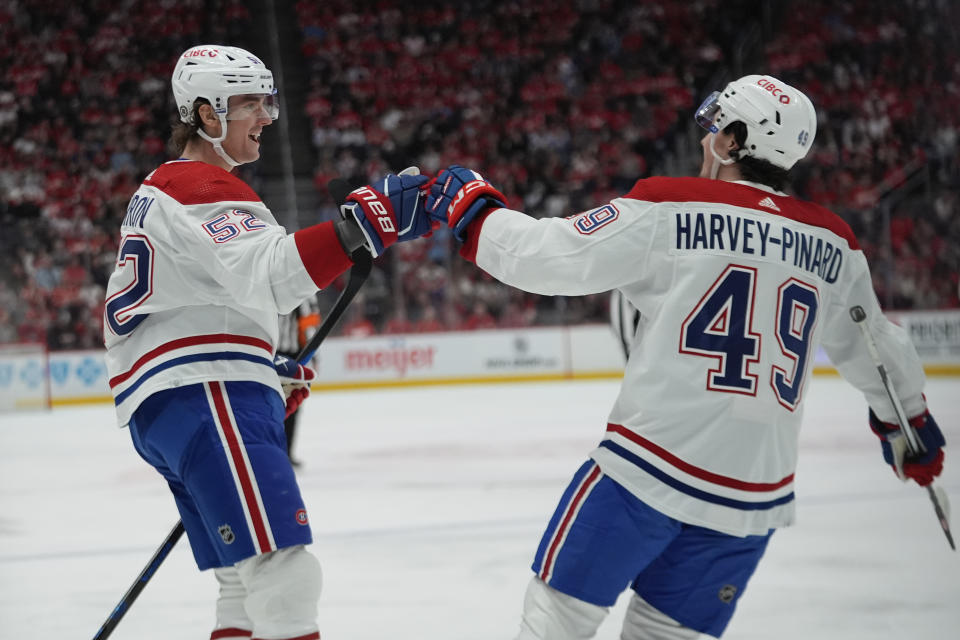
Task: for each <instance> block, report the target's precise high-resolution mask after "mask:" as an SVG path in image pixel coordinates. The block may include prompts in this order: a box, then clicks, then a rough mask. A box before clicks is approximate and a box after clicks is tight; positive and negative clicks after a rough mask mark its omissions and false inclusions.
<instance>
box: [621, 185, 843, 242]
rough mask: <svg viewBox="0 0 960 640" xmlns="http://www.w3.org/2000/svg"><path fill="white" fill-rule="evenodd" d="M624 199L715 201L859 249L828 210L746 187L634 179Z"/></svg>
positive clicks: (839, 218) (841, 221)
mask: <svg viewBox="0 0 960 640" xmlns="http://www.w3.org/2000/svg"><path fill="white" fill-rule="evenodd" d="M624 197H625V198H631V199H633V200H643V201H644V202H716V203H718V204H729V205H733V206H735V207H743V208H745V209H753V210H755V211H762V212H763V213H765V214H767V215H771V216H780V217H782V218H789V219H790V220H795V221H797V222H800V223H803V224H808V225H810V226H812V227H820V228H821V229H827V230H828V231H831V232H833V233H835V234H836V235H838V236H840V237H841V238H843V239H844V240H846V241H847V245H849V247H850V248H851V249H853V250H858V249H859V248H860V245H859V244H858V243H857V239H856V237H855V236H854V235H853V230H852V229H851V228H850V225H848V224H847V223H846V222H844V220H843V219H842V218H841V217H840V216H838V215H837V214H835V213H834V212H832V211H830V210H829V209H826V208H824V207H821V206H820V205H818V204H814V203H812V202H806V201H804V200H798V199H797V198H793V197H791V196H779V195H776V194H774V193H770V192H768V191H764V190H763V189H757V188H755V187H751V186H749V185H745V184H736V183H734V182H727V181H725V180H708V179H707V178H665V177H655V178H646V179H644V180H637V182H636V184H634V185H633V189H631V190H630V193H628V194H627V195H626V196H624ZM765 199H766V200H767V201H768V202H771V201H772V203H773V204H774V205H775V206H776V207H777V209H779V211H777V210H775V209H768V208H764V207H762V206H760V201H762V200H765Z"/></svg>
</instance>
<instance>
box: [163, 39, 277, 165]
mask: <svg viewBox="0 0 960 640" xmlns="http://www.w3.org/2000/svg"><path fill="white" fill-rule="evenodd" d="M171 84H172V85H173V97H174V99H175V100H176V101H177V111H178V112H179V115H180V120H181V121H183V122H185V123H187V124H195V122H194V110H193V105H194V102H195V101H196V100H197V99H198V98H204V99H206V100H207V101H208V102H209V103H210V105H211V106H212V107H213V110H214V113H216V114H217V118H218V119H219V120H220V136H219V137H217V138H213V137H211V136H209V135H208V134H207V133H206V132H205V131H204V130H203V129H200V130H199V131H197V133H198V135H200V137H202V138H203V139H204V140H207V141H209V142H210V143H212V144H213V148H214V150H215V151H216V152H217V155H219V156H220V157H221V158H223V159H224V160H225V161H226V162H227V163H228V164H230V166H234V167H235V166H237V165H238V164H239V163H238V162H236V161H235V160H234V159H233V158H231V157H230V156H229V155H228V154H227V152H226V151H224V150H223V144H222V143H223V140H224V138H226V136H227V120H230V119H231V117H230V114H229V113H228V106H229V104H228V103H229V100H230V96H238V95H263V96H265V97H266V99H265V100H264V103H263V107H264V110H265V111H266V113H267V115H268V116H269V117H270V119H271V120H276V119H277V117H278V116H279V115H280V104H279V102H278V101H277V90H276V88H275V87H274V86H273V73H272V72H271V71H270V69H267V66H266V65H265V64H263V62H261V61H260V59H259V58H257V57H256V56H255V55H253V54H252V53H250V52H249V51H246V50H244V49H241V48H239V47H227V46H223V45H216V44H202V45H198V46H196V47H191V48H189V49H187V50H186V51H184V52H183V54H182V55H181V56H180V58H179V59H178V60H177V65H176V67H174V69H173V78H172V80H171Z"/></svg>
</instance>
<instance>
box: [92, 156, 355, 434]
mask: <svg viewBox="0 0 960 640" xmlns="http://www.w3.org/2000/svg"><path fill="white" fill-rule="evenodd" d="M121 233H122V236H121V240H120V248H119V253H118V258H117V266H116V269H115V271H114V273H113V274H112V275H111V278H110V281H109V283H108V286H107V300H106V304H105V310H104V341H105V343H106V347H107V357H106V359H107V368H108V371H109V375H110V387H111V390H112V392H113V396H114V402H115V404H116V406H117V412H118V417H119V420H120V423H121V425H123V424H127V422H128V421H129V419H130V416H131V415H132V413H133V411H135V410H136V407H137V406H139V404H140V402H142V401H143V400H144V399H145V398H147V397H148V396H150V395H151V394H153V393H155V392H156V391H159V390H162V389H166V388H170V387H174V386H179V385H184V384H192V383H197V382H204V381H212V380H220V381H230V380H251V381H257V382H261V383H263V384H267V385H269V386H271V387H274V388H276V389H277V390H278V392H279V390H280V386H279V382H278V381H277V376H276V373H275V371H274V369H273V365H272V359H273V354H274V352H275V349H276V342H277V337H278V336H277V333H278V320H277V318H278V315H277V314H278V313H286V312H288V311H290V310H292V309H294V308H295V307H296V306H297V305H298V304H300V303H301V302H302V301H303V300H304V299H305V298H307V297H309V296H311V295H313V294H314V293H315V292H316V291H317V290H318V288H319V287H321V286H325V285H326V284H327V283H328V282H330V281H331V280H332V279H333V278H334V277H336V275H338V274H339V273H340V272H342V271H344V270H345V269H346V268H348V267H349V265H350V260H349V257H347V256H346V254H345V253H344V251H343V249H342V248H341V246H340V244H339V241H338V240H337V239H336V234H335V232H334V231H333V228H332V224H331V223H326V224H325V225H317V226H316V227H311V228H308V229H305V230H303V231H300V232H297V233H296V234H290V235H288V234H287V233H286V231H285V230H284V228H283V227H281V226H280V225H278V224H277V222H276V220H275V219H274V217H273V215H272V214H271V213H270V211H269V209H267V208H266V207H265V206H264V204H263V203H262V202H261V201H260V199H259V197H257V195H256V194H255V193H254V192H253V190H252V189H250V187H248V186H247V185H246V184H245V183H244V182H243V181H242V180H240V179H239V178H237V177H235V176H233V175H232V174H230V173H228V172H226V171H224V170H222V169H220V168H218V167H215V166H213V165H208V164H205V163H202V162H193V161H174V162H169V163H167V164H164V165H162V166H161V167H160V168H158V169H157V170H156V171H154V172H153V173H152V174H150V175H149V176H148V177H147V179H146V180H144V182H143V184H142V185H141V186H140V188H139V189H138V190H137V193H136V194H135V195H134V196H133V198H132V199H131V201H130V204H129V206H128V210H127V215H126V217H125V218H124V221H123V224H122V226H121Z"/></svg>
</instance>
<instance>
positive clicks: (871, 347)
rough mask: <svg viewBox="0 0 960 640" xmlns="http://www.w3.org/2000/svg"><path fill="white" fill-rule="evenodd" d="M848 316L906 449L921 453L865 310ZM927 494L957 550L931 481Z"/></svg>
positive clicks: (945, 532) (944, 495) (919, 445)
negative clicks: (865, 346) (873, 366)
mask: <svg viewBox="0 0 960 640" xmlns="http://www.w3.org/2000/svg"><path fill="white" fill-rule="evenodd" d="M850 317H851V318H852V319H853V321H854V322H855V323H856V324H857V326H858V327H859V328H860V332H861V333H862V334H863V340H864V342H865V343H866V345H867V351H869V352H870V357H871V358H872V359H873V364H874V365H875V366H876V367H877V373H878V374H879V375H880V381H881V382H883V388H884V390H885V391H886V392H887V397H888V398H889V399H890V404H891V405H893V411H894V413H895V414H896V416H897V422H898V423H899V424H900V431H901V432H903V437H904V438H906V442H907V449H908V450H909V451H910V453H911V454H912V455H916V454H918V453H923V443H922V442H920V437H919V436H918V435H917V433H916V431H914V429H913V427H912V426H911V425H910V421H909V420H908V419H907V414H906V413H905V412H904V410H903V404H901V402H900V398H899V397H897V394H896V392H895V391H894V390H893V385H892V384H891V383H890V376H888V375H887V368H886V367H885V366H884V365H883V360H881V359H880V351H879V350H877V343H876V342H875V341H874V339H873V332H872V331H870V327H869V326H867V323H866V319H867V312H866V311H864V310H863V307H861V306H860V305H857V306H854V307H851V308H850ZM926 489H927V495H929V496H930V502H932V503H933V511H934V513H935V514H936V515H937V520H939V521H940V528H941V529H943V534H944V535H945V536H947V542H948V543H949V544H950V548H951V549H953V550H954V551H956V550H957V546H956V545H955V544H954V542H953V534H951V533H950V520H949V519H948V518H947V514H946V510H945V509H944V508H943V505H942V504H941V500H940V496H939V495H938V494H937V491H936V489H934V488H933V482H931V483H930V484H928V485H927V486H926ZM943 498H944V500H946V494H943Z"/></svg>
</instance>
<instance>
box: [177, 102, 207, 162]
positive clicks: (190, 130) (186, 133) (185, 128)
mask: <svg viewBox="0 0 960 640" xmlns="http://www.w3.org/2000/svg"><path fill="white" fill-rule="evenodd" d="M205 104H210V101H209V100H207V99H206V98H197V99H196V100H194V101H193V117H192V118H191V120H192V122H193V124H188V123H186V122H183V121H181V120H180V119H179V118H178V119H177V120H176V121H175V122H174V123H173V125H172V126H171V127H170V129H171V131H170V150H171V151H173V153H174V155H177V156H180V155H182V154H183V152H184V150H185V149H186V148H187V145H188V144H190V141H191V140H193V139H195V138H199V137H200V135H199V134H198V133H197V131H199V130H200V126H201V125H200V123H201V120H200V106H201V105H205Z"/></svg>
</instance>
